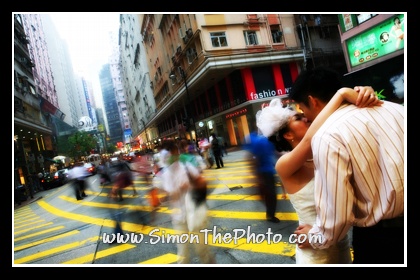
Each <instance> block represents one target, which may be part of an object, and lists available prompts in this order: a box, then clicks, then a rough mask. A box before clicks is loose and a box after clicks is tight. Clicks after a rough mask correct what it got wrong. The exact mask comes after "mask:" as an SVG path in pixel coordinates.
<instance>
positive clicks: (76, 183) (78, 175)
mask: <svg viewBox="0 0 420 280" xmlns="http://www.w3.org/2000/svg"><path fill="white" fill-rule="evenodd" d="M89 175H90V174H89V172H88V171H87V169H86V167H85V166H84V162H82V161H79V162H76V163H75V164H74V166H73V168H72V169H70V170H69V178H70V179H71V180H72V184H73V187H74V193H75V196H76V199H77V200H82V199H83V198H84V197H87V195H86V194H85V189H86V178H87V177H89Z"/></svg>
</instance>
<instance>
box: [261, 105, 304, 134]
mask: <svg viewBox="0 0 420 280" xmlns="http://www.w3.org/2000/svg"><path fill="white" fill-rule="evenodd" d="M294 114H296V112H295V111H294V110H293V109H292V108H290V107H286V108H283V105H282V103H281V99H280V98H275V99H273V100H271V102H270V104H269V105H268V106H267V107H264V108H263V109H262V110H259V111H258V112H257V114H256V119H257V127H258V129H259V130H260V131H261V133H262V134H263V135H264V136H265V137H270V136H272V135H273V134H274V133H276V132H277V131H279V130H280V129H282V128H283V127H285V126H286V125H287V124H288V122H289V118H290V117H291V116H293V115H294Z"/></svg>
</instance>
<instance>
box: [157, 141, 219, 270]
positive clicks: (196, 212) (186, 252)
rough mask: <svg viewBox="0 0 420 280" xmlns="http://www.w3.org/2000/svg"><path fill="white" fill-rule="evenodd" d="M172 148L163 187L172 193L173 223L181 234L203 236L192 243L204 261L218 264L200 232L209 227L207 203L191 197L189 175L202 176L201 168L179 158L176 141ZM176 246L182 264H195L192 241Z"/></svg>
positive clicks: (164, 173) (170, 145) (163, 178)
mask: <svg viewBox="0 0 420 280" xmlns="http://www.w3.org/2000/svg"><path fill="white" fill-rule="evenodd" d="M169 151H170V154H171V156H170V158H169V162H168V164H169V165H168V167H167V168H166V169H165V170H163V173H162V188H163V189H164V190H165V191H166V192H167V194H168V196H169V203H170V206H171V208H172V213H171V218H172V225H173V227H174V229H175V230H176V231H177V233H178V234H189V233H193V234H194V235H195V236H198V237H199V240H198V242H195V241H194V242H193V244H192V245H193V246H194V248H195V252H196V253H197V255H198V256H199V258H200V261H201V263H206V264H212V263H215V256H214V254H213V253H212V252H211V248H210V247H209V246H208V244H206V243H205V239H204V238H205V236H204V233H202V232H200V230H202V229H206V228H208V215H207V204H206V203H205V202H203V203H202V204H200V205H198V204H195V203H194V202H193V200H192V197H191V190H192V185H191V181H190V177H189V176H191V178H192V180H194V179H195V178H197V177H198V176H200V174H201V173H200V170H199V169H198V168H197V167H195V166H194V165H193V164H191V163H190V162H185V163H182V162H181V161H180V160H179V158H180V150H179V148H178V146H177V145H176V143H175V142H174V141H171V142H169ZM188 174H189V175H188ZM190 236H191V235H190ZM190 241H193V240H190ZM176 245H177V254H178V263H183V264H185V263H191V252H190V246H191V244H190V242H182V243H177V244H176Z"/></svg>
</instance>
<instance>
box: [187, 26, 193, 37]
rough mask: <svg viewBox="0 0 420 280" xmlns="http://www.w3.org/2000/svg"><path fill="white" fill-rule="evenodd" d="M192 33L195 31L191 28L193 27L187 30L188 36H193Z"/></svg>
mask: <svg viewBox="0 0 420 280" xmlns="http://www.w3.org/2000/svg"><path fill="white" fill-rule="evenodd" d="M192 35H193V31H192V29H191V28H188V30H187V37H188V38H191V37H192Z"/></svg>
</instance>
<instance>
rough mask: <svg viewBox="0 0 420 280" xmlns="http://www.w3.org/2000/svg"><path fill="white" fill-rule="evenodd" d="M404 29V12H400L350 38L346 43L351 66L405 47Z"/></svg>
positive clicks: (382, 56)
mask: <svg viewBox="0 0 420 280" xmlns="http://www.w3.org/2000/svg"><path fill="white" fill-rule="evenodd" d="M404 29H405V22H404V14H398V15H395V16H394V17H390V18H388V19H387V20H385V21H383V22H381V23H380V24H378V25H376V26H374V27H372V28H370V29H368V30H366V31H364V32H362V33H360V34H357V35H356V36H354V37H352V38H350V39H348V40H347V41H346V45H347V50H348V57H349V61H350V65H351V67H356V66H359V65H361V64H364V63H366V62H370V61H372V60H375V59H378V58H384V57H385V56H387V55H389V54H392V53H394V52H396V51H399V50H402V49H404Z"/></svg>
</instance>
